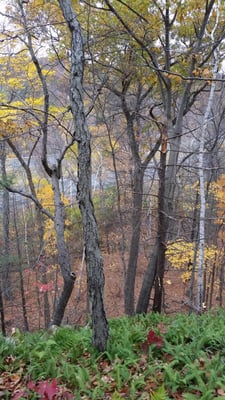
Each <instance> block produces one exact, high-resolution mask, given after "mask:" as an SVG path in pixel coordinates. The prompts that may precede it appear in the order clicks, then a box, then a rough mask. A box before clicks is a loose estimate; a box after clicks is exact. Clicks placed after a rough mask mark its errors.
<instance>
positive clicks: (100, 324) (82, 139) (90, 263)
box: [59, 0, 108, 351]
mask: <svg viewBox="0 0 225 400" xmlns="http://www.w3.org/2000/svg"><path fill="white" fill-rule="evenodd" d="M59 4H60V7H61V9H62V12H63V15H64V18H65V21H66V22H67V24H68V27H69V30H70V32H71V38H72V51H71V82H70V85H71V86H70V94H71V110H72V113H73V117H74V126H75V139H76V140H77V142H78V187H77V190H78V194H77V198H78V202H79V207H80V210H81V214H82V222H83V234H84V245H85V259H86V265H87V286H88V297H89V299H88V300H89V305H90V312H91V318H92V329H93V336H92V339H93V345H94V346H95V347H96V348H97V349H98V350H100V351H104V350H105V349H106V345H107V339H108V322H107V319H106V315H105V309H104V301H103V290H104V273H103V259H102V256H101V252H100V248H99V239H98V232H97V223H96V219H95V215H94V207H93V203H92V198H91V147H90V132H89V130H88V127H87V124H86V117H85V111H84V102H83V72H84V49H83V36H82V31H81V27H80V24H79V22H78V20H77V16H76V14H75V12H74V9H73V7H72V3H71V0H59Z"/></svg>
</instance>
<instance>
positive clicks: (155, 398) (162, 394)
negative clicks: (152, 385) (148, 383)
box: [151, 385, 169, 400]
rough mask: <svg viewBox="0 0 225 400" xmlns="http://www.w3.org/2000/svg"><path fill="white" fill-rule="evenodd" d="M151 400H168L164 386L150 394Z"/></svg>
mask: <svg viewBox="0 0 225 400" xmlns="http://www.w3.org/2000/svg"><path fill="white" fill-rule="evenodd" d="M151 400H169V397H168V396H167V393H166V390H165V387H164V385H162V386H160V388H158V389H157V391H156V392H154V393H152V394H151Z"/></svg>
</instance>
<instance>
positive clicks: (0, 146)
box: [0, 141, 13, 300]
mask: <svg viewBox="0 0 225 400" xmlns="http://www.w3.org/2000/svg"><path fill="white" fill-rule="evenodd" d="M0 153H1V157H0V158H1V175H2V181H3V184H4V183H6V182H7V173H6V165H5V164H6V145H5V141H1V142H0ZM2 190H3V196H2V209H3V213H2V216H3V240H4V251H3V253H4V263H3V288H4V289H3V296H4V297H5V298H6V299H7V300H12V298H13V295H12V287H11V279H10V262H9V256H10V239H9V216H10V207H9V192H8V190H7V189H6V188H5V187H4V186H3V188H2Z"/></svg>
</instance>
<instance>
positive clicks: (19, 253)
mask: <svg viewBox="0 0 225 400" xmlns="http://www.w3.org/2000/svg"><path fill="white" fill-rule="evenodd" d="M16 215H17V212H16V202H15V196H13V219H14V229H15V234H16V246H17V254H18V261H19V282H20V292H21V302H22V312H23V325H24V329H25V331H26V332H28V331H29V324H28V318H27V307H26V296H25V290H24V282H23V267H22V255H21V249H20V240H19V231H18V226H17V221H16Z"/></svg>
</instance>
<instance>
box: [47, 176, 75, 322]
mask: <svg viewBox="0 0 225 400" xmlns="http://www.w3.org/2000/svg"><path fill="white" fill-rule="evenodd" d="M52 187H53V191H54V207H55V217H54V225H55V231H56V240H57V250H58V258H59V265H60V267H61V271H62V276H63V283H64V286H63V290H62V293H61V295H60V297H59V300H58V302H57V304H56V307H55V309H54V313H53V319H52V324H53V325H60V324H61V322H62V319H63V315H64V311H65V308H66V305H67V303H68V301H69V298H70V296H71V293H72V291H73V287H74V282H75V279H76V275H75V274H74V273H73V272H71V266H70V259H69V252H68V249H67V246H66V243H65V238H64V231H65V208H64V204H63V202H62V201H61V193H60V187H59V175H58V171H57V169H55V170H52Z"/></svg>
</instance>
